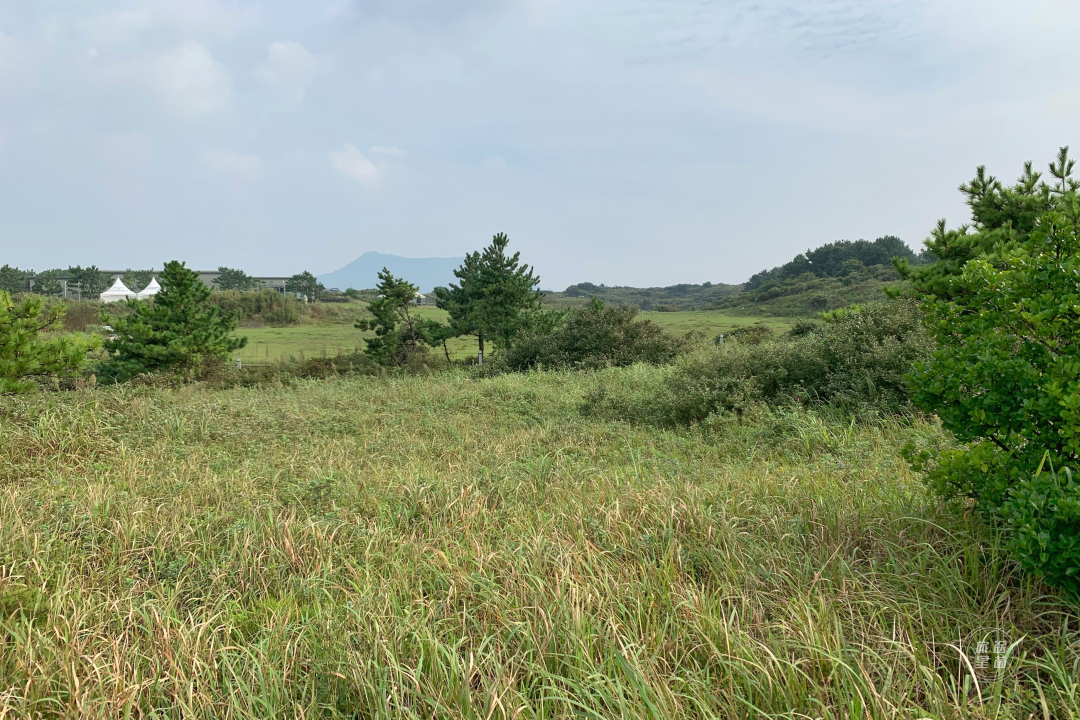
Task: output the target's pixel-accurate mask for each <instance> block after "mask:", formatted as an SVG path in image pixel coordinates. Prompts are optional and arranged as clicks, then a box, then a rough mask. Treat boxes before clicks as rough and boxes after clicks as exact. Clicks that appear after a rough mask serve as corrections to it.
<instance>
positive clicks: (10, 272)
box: [0, 265, 33, 293]
mask: <svg viewBox="0 0 1080 720" xmlns="http://www.w3.org/2000/svg"><path fill="white" fill-rule="evenodd" d="M27 274H28V273H27V271H25V270H20V269H19V268H17V267H11V266H10V265H4V266H3V267H0V290H3V291H5V292H9V293H23V292H26V277H27ZM29 274H33V273H29Z"/></svg>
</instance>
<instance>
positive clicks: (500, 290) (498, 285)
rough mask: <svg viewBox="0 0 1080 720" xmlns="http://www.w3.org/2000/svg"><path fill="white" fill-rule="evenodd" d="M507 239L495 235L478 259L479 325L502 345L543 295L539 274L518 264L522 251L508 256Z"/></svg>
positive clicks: (504, 236)
mask: <svg viewBox="0 0 1080 720" xmlns="http://www.w3.org/2000/svg"><path fill="white" fill-rule="evenodd" d="M509 242H510V239H509V238H508V237H506V235H505V234H503V233H499V234H498V235H496V236H495V237H494V238H492V240H491V244H490V245H488V246H487V247H486V248H484V253H483V255H482V256H481V262H480V285H481V287H482V288H483V293H482V297H481V302H480V310H481V312H480V314H479V320H480V326H481V327H482V328H483V329H484V330H485V331H486V332H487V334H488V335H489V336H490V337H491V338H492V339H493V340H495V342H496V343H497V344H500V345H502V346H503V347H508V346H509V345H510V342H511V340H512V339H513V337H514V336H515V335H516V334H517V333H518V331H520V330H521V329H522V328H524V327H525V326H526V325H527V324H528V323H529V321H530V318H529V317H528V316H529V313H531V312H536V311H539V310H540V299H541V298H542V297H543V296H544V294H543V293H542V292H540V291H539V290H537V289H536V288H537V286H538V285H539V284H540V278H538V277H537V276H535V275H533V273H532V268H531V267H530V266H528V265H522V264H521V262H520V258H521V253H520V252H516V253H514V254H513V255H512V256H510V257H507V255H506V246H507V244H509Z"/></svg>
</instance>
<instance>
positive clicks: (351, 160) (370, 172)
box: [330, 144, 382, 186]
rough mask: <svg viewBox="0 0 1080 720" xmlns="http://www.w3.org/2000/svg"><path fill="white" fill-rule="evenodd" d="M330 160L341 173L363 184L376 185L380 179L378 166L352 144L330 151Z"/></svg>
mask: <svg viewBox="0 0 1080 720" xmlns="http://www.w3.org/2000/svg"><path fill="white" fill-rule="evenodd" d="M330 162H332V163H333V164H334V167H336V168H337V169H338V171H339V172H340V173H341V174H342V175H345V176H347V177H350V178H352V179H354V180H359V181H360V182H361V183H363V184H364V185H368V186H371V185H376V184H378V182H379V180H381V179H382V171H381V170H380V169H379V168H378V166H376V165H375V163H373V162H371V160H369V159H368V157H367V156H366V155H364V153H362V152H360V151H359V150H358V149H357V148H356V146H355V145H352V144H346V145H345V147H344V148H342V149H341V150H335V151H334V152H332V153H330Z"/></svg>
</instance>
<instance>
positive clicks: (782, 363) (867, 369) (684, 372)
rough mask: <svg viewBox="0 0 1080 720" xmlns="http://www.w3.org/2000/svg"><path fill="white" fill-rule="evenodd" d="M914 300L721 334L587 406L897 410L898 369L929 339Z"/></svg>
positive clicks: (901, 385) (665, 419)
mask: <svg viewBox="0 0 1080 720" xmlns="http://www.w3.org/2000/svg"><path fill="white" fill-rule="evenodd" d="M920 319H921V314H920V312H919V308H918V304H917V303H915V302H913V301H911V300H896V301H891V302H882V303H875V304H870V305H867V306H865V307H863V308H860V309H859V310H858V311H856V312H850V313H845V314H840V315H837V316H834V317H832V318H831V319H830V320H829V321H828V322H825V323H823V324H822V325H821V326H820V327H818V328H816V329H814V330H813V331H812V332H808V333H806V334H803V335H801V336H799V337H795V338H789V339H777V340H774V341H772V342H763V343H757V344H751V343H745V342H730V343H728V342H725V343H724V344H723V345H719V346H716V347H711V348H703V349H700V350H698V351H696V352H693V353H690V354H688V355H686V356H684V357H682V358H681V359H680V360H679V362H678V363H677V365H676V366H675V367H674V368H672V370H671V372H669V373H668V374H666V376H665V377H664V378H663V381H662V382H660V383H658V384H654V386H653V387H651V388H647V389H645V390H644V391H642V390H640V389H634V390H633V391H632V392H630V393H624V394H622V395H619V394H618V393H614V394H613V393H611V392H610V391H609V390H603V391H598V392H597V393H595V394H594V395H592V396H590V397H589V398H588V400H587V402H586V407H587V409H588V410H589V411H591V412H597V413H600V414H610V415H615V416H620V417H624V418H626V419H637V420H642V421H645V422H653V423H657V424H661V425H686V424H692V423H697V422H701V421H703V420H705V419H706V418H708V417H710V416H711V415H714V414H724V413H736V414H738V413H742V412H744V411H745V410H746V409H747V408H749V407H752V406H754V405H756V404H761V403H764V404H768V405H773V406H782V405H789V404H792V403H803V404H817V405H834V406H839V407H843V408H847V409H851V410H859V411H885V412H893V413H895V412H899V411H903V410H904V409H905V408H907V407H908V406H909V392H908V386H907V381H906V378H905V374H906V373H907V372H908V370H909V369H910V368H911V365H912V363H913V362H914V361H916V360H918V359H921V358H925V357H926V356H927V355H928V354H929V351H930V349H931V347H932V342H931V340H930V338H929V337H928V335H927V333H926V332H925V330H924V329H923V327H922V325H921V323H920Z"/></svg>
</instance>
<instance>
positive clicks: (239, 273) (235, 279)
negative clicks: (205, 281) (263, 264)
mask: <svg viewBox="0 0 1080 720" xmlns="http://www.w3.org/2000/svg"><path fill="white" fill-rule="evenodd" d="M218 272H219V273H221V274H220V275H218V276H217V277H216V278H214V285H216V286H217V288H218V290H237V291H239V292H247V291H249V290H255V289H257V288H259V287H260V286H261V285H262V281H260V280H257V279H256V278H253V277H252V276H251V275H248V274H247V273H246V272H244V271H243V270H239V269H237V268H229V267H219V268H218Z"/></svg>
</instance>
